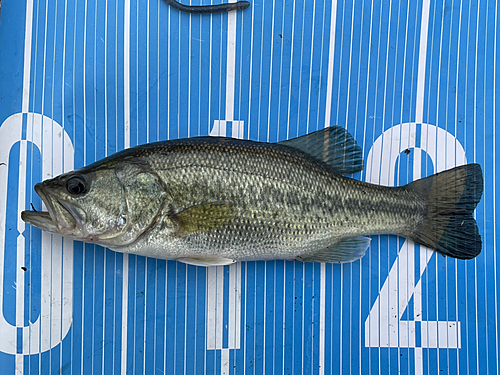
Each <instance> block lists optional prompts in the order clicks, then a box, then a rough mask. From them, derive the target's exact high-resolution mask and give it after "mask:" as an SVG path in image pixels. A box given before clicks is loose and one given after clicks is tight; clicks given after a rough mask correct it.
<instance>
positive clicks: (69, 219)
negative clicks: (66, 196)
mask: <svg viewBox="0 0 500 375" xmlns="http://www.w3.org/2000/svg"><path fill="white" fill-rule="evenodd" d="M35 192H36V193H37V194H38V195H39V196H40V198H41V199H42V201H43V203H45V206H46V207H47V211H29V210H28V211H23V212H21V219H22V220H23V221H25V222H26V223H28V224H30V225H33V226H35V227H37V228H39V229H42V230H46V231H49V232H52V233H58V234H61V235H71V234H74V230H75V228H76V225H77V223H78V219H79V216H80V215H79V214H78V212H77V211H76V210H75V209H74V208H73V207H72V205H71V204H69V203H67V202H65V201H63V200H60V199H57V198H52V197H49V196H48V195H47V194H46V193H45V192H44V189H43V187H42V183H38V184H36V185H35Z"/></svg>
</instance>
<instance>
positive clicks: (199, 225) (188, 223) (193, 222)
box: [171, 203, 235, 237]
mask: <svg viewBox="0 0 500 375" xmlns="http://www.w3.org/2000/svg"><path fill="white" fill-rule="evenodd" d="M234 214H235V207H234V206H233V205H231V204H226V203H221V204H219V203H210V204H203V205H199V206H194V207H190V208H188V209H186V210H184V211H181V212H179V213H177V214H173V215H172V217H171V219H172V220H173V221H175V222H177V224H178V225H179V230H178V232H177V236H178V237H182V236H185V235H188V234H191V233H196V232H202V231H210V230H216V229H222V228H224V227H226V226H227V225H229V223H230V222H231V221H232V219H233V217H234Z"/></svg>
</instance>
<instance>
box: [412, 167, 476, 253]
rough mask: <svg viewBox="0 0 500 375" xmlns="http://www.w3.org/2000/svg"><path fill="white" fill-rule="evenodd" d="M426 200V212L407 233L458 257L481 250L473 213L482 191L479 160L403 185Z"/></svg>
mask: <svg viewBox="0 0 500 375" xmlns="http://www.w3.org/2000/svg"><path fill="white" fill-rule="evenodd" d="M406 188H407V189H409V190H412V191H414V192H416V193H417V194H419V195H420V196H421V197H422V198H424V199H425V200H426V202H427V205H426V206H427V216H426V217H425V219H424V223H423V225H422V226H421V227H420V228H419V229H418V231H417V232H414V233H412V234H411V235H410V236H409V237H410V238H411V239H412V240H413V241H415V242H417V243H419V244H421V245H424V246H427V247H429V248H431V249H434V250H436V251H437V252H439V253H441V254H443V255H447V256H450V257H453V258H458V259H472V258H474V257H476V256H477V255H479V253H481V249H482V242H481V235H480V234H479V230H478V228H477V224H476V220H475V219H474V218H473V216H472V213H473V212H474V209H475V208H476V206H477V204H478V203H479V201H480V200H481V196H482V194H483V172H482V171H481V166H480V165H479V164H468V165H462V166H460V167H457V168H454V169H450V170H447V171H444V172H441V173H438V174H435V175H433V176H430V177H427V178H423V179H421V180H418V181H415V182H412V183H410V184H408V185H407V187H406Z"/></svg>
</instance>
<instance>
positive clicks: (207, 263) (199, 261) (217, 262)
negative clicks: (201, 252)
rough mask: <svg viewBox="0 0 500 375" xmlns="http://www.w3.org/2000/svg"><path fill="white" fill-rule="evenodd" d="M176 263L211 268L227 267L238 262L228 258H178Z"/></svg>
mask: <svg viewBox="0 0 500 375" xmlns="http://www.w3.org/2000/svg"><path fill="white" fill-rule="evenodd" d="M176 261H178V262H182V263H186V264H191V265H193V266H201V267H211V266H227V265H229V264H233V263H235V262H236V261H235V260H233V259H228V258H217V257H215V258H205V257H204V258H201V257H200V258H194V257H192V258H177V259H176Z"/></svg>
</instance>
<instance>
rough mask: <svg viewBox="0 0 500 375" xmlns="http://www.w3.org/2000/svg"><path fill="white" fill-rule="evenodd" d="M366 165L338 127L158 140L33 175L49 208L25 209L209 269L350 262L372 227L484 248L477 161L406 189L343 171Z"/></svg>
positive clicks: (471, 250) (106, 241)
mask: <svg viewBox="0 0 500 375" xmlns="http://www.w3.org/2000/svg"><path fill="white" fill-rule="evenodd" d="M362 168H363V158H362V150H361V148H360V147H359V146H358V145H357V144H356V142H355V140H354V139H353V137H352V136H351V135H350V134H349V133H348V132H346V131H345V130H344V129H343V128H340V127H330V128H326V129H324V130H320V131H317V132H314V133H311V134H308V135H305V136H303V137H299V138H296V139H293V140H289V141H285V142H280V143H274V144H271V143H260V142H253V141H243V140H237V139H231V138H217V137H200V138H189V139H180V140H173V141H165V142H157V143H151V144H146V145H143V146H138V147H134V148H130V149H126V150H123V151H121V152H118V153H116V154H114V155H112V156H109V157H107V158H105V159H103V160H101V161H98V162H96V163H94V164H91V165H89V166H87V167H84V168H81V169H78V170H75V171H72V172H69V173H65V174H62V175H60V176H58V177H55V178H53V179H50V180H46V181H43V182H40V183H38V184H36V185H35V191H36V192H37V193H38V194H39V195H40V197H41V198H42V200H43V202H44V203H45V205H46V207H47V210H48V211H47V212H41V211H23V212H22V216H21V217H22V219H23V220H24V221H26V222H27V223H29V224H31V225H34V226H36V227H38V228H40V229H42V230H46V231H49V232H53V233H58V234H60V235H63V236H68V237H71V238H73V239H75V240H79V241H85V242H90V243H95V244H99V245H102V246H105V247H108V248H110V249H112V250H115V251H120V252H123V253H130V254H138V255H144V256H149V257H155V258H163V259H175V260H178V261H181V262H185V263H188V264H194V265H203V266H210V265H225V264H230V263H233V262H236V261H247V260H271V259H286V260H298V261H304V262H316V261H317V262H352V261H355V260H357V259H359V258H361V257H362V256H363V255H364V254H365V252H366V250H367V249H368V247H369V244H370V238H369V237H366V236H367V235H370V234H395V235H400V236H404V237H406V238H408V239H410V240H413V241H415V242H416V243H419V244H421V245H424V246H426V247H428V248H431V249H434V250H436V251H438V252H439V253H441V254H444V255H447V256H451V257H455V258H459V259H471V258H474V257H475V256H477V255H478V254H479V253H480V252H481V248H482V243H481V236H480V234H479V231H478V227H477V224H476V221H475V219H474V218H473V211H474V209H475V208H476V205H477V204H478V202H479V201H480V199H481V196H482V192H483V177H482V171H481V167H480V166H479V165H478V164H469V165H463V166H460V167H457V168H454V169H451V170H448V171H444V172H442V173H438V174H436V175H433V176H430V177H427V178H424V179H421V180H417V181H415V182H412V183H410V184H408V185H406V186H402V187H385V186H378V185H373V184H369V183H365V182H361V181H357V180H354V179H351V178H347V177H345V176H344V175H346V174H350V173H353V172H356V171H359V170H362Z"/></svg>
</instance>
